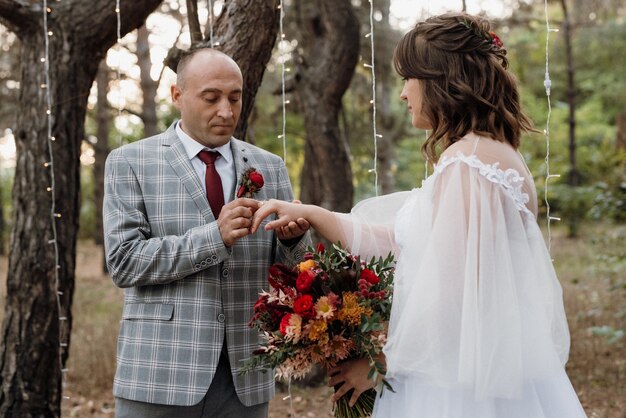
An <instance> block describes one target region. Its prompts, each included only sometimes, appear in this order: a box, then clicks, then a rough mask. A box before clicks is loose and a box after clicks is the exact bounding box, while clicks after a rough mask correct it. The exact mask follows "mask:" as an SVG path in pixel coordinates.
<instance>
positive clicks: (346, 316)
mask: <svg viewBox="0 0 626 418" xmlns="http://www.w3.org/2000/svg"><path fill="white" fill-rule="evenodd" d="M364 313H366V311H365V309H364V308H363V307H361V306H359V303H358V302H357V300H356V295H355V294H354V293H353V292H346V293H344V295H343V307H342V308H341V310H340V311H339V314H338V315H337V317H338V318H339V320H340V321H343V322H345V323H346V324H348V325H352V326H357V325H359V324H360V323H361V314H364Z"/></svg>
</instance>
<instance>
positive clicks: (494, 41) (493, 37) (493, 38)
mask: <svg viewBox="0 0 626 418" xmlns="http://www.w3.org/2000/svg"><path fill="white" fill-rule="evenodd" d="M489 37H490V38H491V43H492V44H493V45H495V46H496V47H498V48H502V47H503V46H504V44H503V43H502V41H501V40H500V37H499V36H498V35H496V33H495V32H489Z"/></svg>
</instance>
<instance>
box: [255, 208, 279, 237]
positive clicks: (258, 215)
mask: <svg viewBox="0 0 626 418" xmlns="http://www.w3.org/2000/svg"><path fill="white" fill-rule="evenodd" d="M274 211H275V209H274V207H273V204H272V203H271V202H263V205H261V207H260V208H259V209H257V211H256V212H255V213H254V217H253V218H252V226H251V227H250V231H251V232H253V233H254V232H256V230H257V229H259V226H260V225H261V222H263V219H265V218H267V217H268V216H269V215H271V214H272V213H274Z"/></svg>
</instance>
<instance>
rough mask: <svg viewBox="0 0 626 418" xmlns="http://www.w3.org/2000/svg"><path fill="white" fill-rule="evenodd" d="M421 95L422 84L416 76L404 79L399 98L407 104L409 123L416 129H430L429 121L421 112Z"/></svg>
mask: <svg viewBox="0 0 626 418" xmlns="http://www.w3.org/2000/svg"><path fill="white" fill-rule="evenodd" d="M422 97H423V96H422V85H421V83H420V81H419V80H418V79H417V78H409V79H406V80H404V88H403V89H402V92H401V93H400V98H401V99H402V100H404V101H405V102H406V103H407V105H408V106H409V113H410V114H411V124H412V125H413V126H415V127H416V128H418V129H431V128H432V127H431V125H430V122H428V120H427V119H426V117H425V116H424V114H423V112H422V101H423V99H422Z"/></svg>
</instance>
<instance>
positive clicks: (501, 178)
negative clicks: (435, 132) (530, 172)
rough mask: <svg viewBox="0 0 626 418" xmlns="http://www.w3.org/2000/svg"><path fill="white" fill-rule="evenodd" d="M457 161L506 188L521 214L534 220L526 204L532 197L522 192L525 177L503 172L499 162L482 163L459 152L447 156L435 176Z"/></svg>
mask: <svg viewBox="0 0 626 418" xmlns="http://www.w3.org/2000/svg"><path fill="white" fill-rule="evenodd" d="M457 161H462V162H464V163H465V164H467V165H469V166H470V167H473V168H477V169H478V172H479V173H480V174H481V175H482V176H483V177H485V178H486V179H487V180H489V181H491V182H492V183H496V184H499V185H501V186H502V187H504V189H505V190H506V191H507V192H508V193H509V195H510V196H511V197H512V198H513V200H514V201H515V205H516V206H517V208H518V209H519V210H520V211H521V212H523V213H524V214H526V215H530V216H532V217H533V218H534V217H535V215H534V214H533V213H532V212H531V211H530V210H529V209H528V207H527V206H526V204H527V203H528V202H529V201H530V197H529V196H528V193H524V192H523V191H522V186H523V185H524V177H522V176H520V174H519V172H518V171H517V170H516V169H514V168H508V169H506V170H502V169H501V168H499V167H498V166H499V165H500V163H499V162H496V163H493V164H487V163H484V162H482V161H480V159H478V157H477V156H476V155H474V154H472V155H469V156H467V155H465V154H463V153H462V152H460V151H458V152H457V153H456V156H454V157H449V156H447V155H445V156H444V157H443V158H442V159H441V160H440V161H439V163H437V165H436V166H435V174H437V175H438V174H440V173H441V172H442V171H443V170H444V169H445V168H446V167H447V166H449V165H450V164H452V163H454V162H457Z"/></svg>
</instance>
